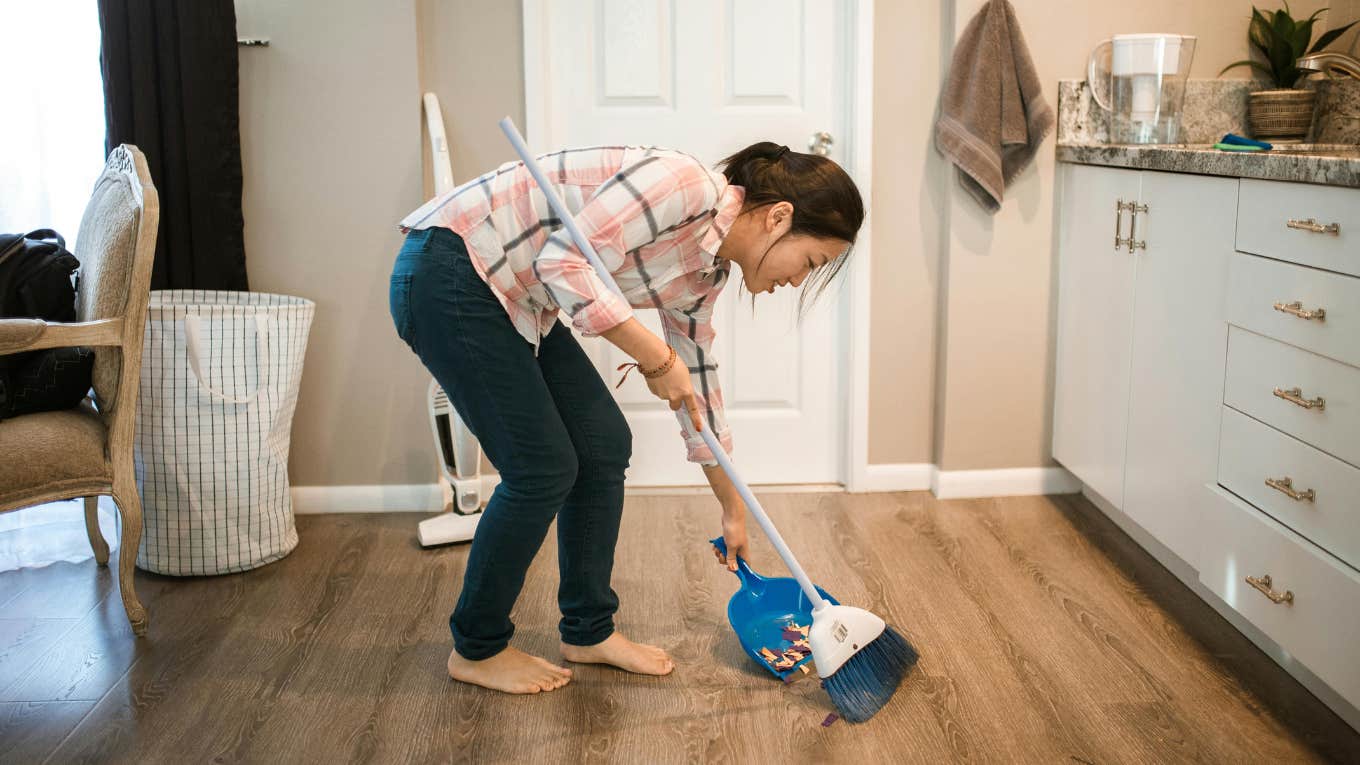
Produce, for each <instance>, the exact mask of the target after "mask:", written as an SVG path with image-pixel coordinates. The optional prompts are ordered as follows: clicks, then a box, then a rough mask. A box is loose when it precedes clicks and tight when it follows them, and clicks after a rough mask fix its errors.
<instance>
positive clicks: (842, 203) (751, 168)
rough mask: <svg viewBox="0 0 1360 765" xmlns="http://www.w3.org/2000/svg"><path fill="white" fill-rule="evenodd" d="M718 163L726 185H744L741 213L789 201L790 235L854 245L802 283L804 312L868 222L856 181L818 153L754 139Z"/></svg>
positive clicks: (801, 309)
mask: <svg viewBox="0 0 1360 765" xmlns="http://www.w3.org/2000/svg"><path fill="white" fill-rule="evenodd" d="M718 167H720V168H722V169H723V175H725V176H727V182H728V183H731V184H734V185H737V186H741V187H742V188H744V189H746V199H745V201H744V203H743V204H742V212H743V213H745V212H749V211H751V210H754V209H757V208H760V207H765V206H767V205H772V204H775V203H777V202H789V203H790V204H792V205H793V222H792V226H791V227H790V228H789V234H797V235H802V236H815V237H821V238H828V239H840V240H842V241H845V242H849V243H850V244H851V245H852V246H851V247H847V248H846V249H845V252H843V253H841V255H839V256H838V257H837V258H836V259H835V260H832V261H831V262H829V263H827V264H826V265H824V266H822V267H820V268H818V269H817V270H816V271H814V272H813V273H812V275H811V276H810V277H809V278H808V280H807V281H806V282H804V284H803V289H802V292H801V293H800V294H799V296H798V312H799V314H800V315H801V314H803V313H804V312H805V311H804V308H805V306H806V305H807V304H808V302H809V301H808V300H807V298H808V295H809V293H810V294H811V296H812V299H813V300H814V301H815V300H816V299H817V298H818V297H820V296H821V294H822V292H823V291H825V290H826V288H827V286H828V285H829V284H830V283H831V282H832V280H834V279H835V278H836V274H838V273H839V272H840V270H841V268H842V267H843V266H844V265H845V261H846V260H848V259H849V257H850V252H851V250H853V249H854V247H853V245H854V243H855V235H856V234H858V233H859V229H860V226H861V225H863V224H864V200H863V198H861V197H860V194H859V189H858V188H856V187H855V182H854V181H853V180H851V179H850V175H849V174H848V173H846V172H845V170H844V169H842V168H841V166H840V165H838V164H836V163H835V162H834V161H832V160H830V159H827V158H826V157H823V156H821V155H820V154H803V153H801V152H797V151H789V147H787V146H781V145H780V144H777V143H772V142H770V141H761V142H760V143H753V144H751V145H750V146H747V147H746V148H744V149H742V150H741V151H739V152H737V153H736V154H733V155H732V156H730V157H727V158H726V159H724V160H722V161H721V162H719V163H718Z"/></svg>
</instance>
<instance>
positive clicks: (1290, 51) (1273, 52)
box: [1269, 12, 1297, 88]
mask: <svg viewBox="0 0 1360 765" xmlns="http://www.w3.org/2000/svg"><path fill="white" fill-rule="evenodd" d="M1276 15H1277V16H1278V15H1279V14H1278V12H1277V14H1276ZM1291 23H1292V22H1291ZM1274 29H1275V31H1276V34H1275V37H1274V39H1272V40H1271V41H1270V55H1269V59H1270V68H1271V69H1272V70H1274V73H1275V84H1276V86H1278V87H1281V88H1288V87H1291V85H1292V81H1291V80H1288V79H1287V78H1288V77H1289V70H1290V69H1293V68H1294V62H1295V61H1296V60H1297V57H1296V56H1295V55H1294V46H1293V45H1292V44H1291V43H1290V42H1289V38H1288V36H1286V35H1283V34H1280V26H1279V24H1276V25H1275V27H1274Z"/></svg>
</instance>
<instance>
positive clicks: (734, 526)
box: [713, 513, 751, 571]
mask: <svg viewBox="0 0 1360 765" xmlns="http://www.w3.org/2000/svg"><path fill="white" fill-rule="evenodd" d="M722 526H723V542H725V543H726V544H727V554H726V555H723V554H722V553H721V552H719V551H718V548H717V547H714V548H713V555H714V557H716V558H717V559H718V562H719V563H721V564H722V565H724V566H727V570H728V571H736V570H737V558H741V559H742V560H747V561H749V560H750V558H751V549H750V545H749V543H748V542H747V539H746V517H745V516H744V515H736V514H732V513H724V514H723V524H722Z"/></svg>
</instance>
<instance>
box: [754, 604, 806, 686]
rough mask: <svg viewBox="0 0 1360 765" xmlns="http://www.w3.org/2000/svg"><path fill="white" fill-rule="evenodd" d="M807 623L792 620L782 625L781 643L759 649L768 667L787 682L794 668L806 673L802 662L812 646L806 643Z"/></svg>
mask: <svg viewBox="0 0 1360 765" xmlns="http://www.w3.org/2000/svg"><path fill="white" fill-rule="evenodd" d="M808 627H809V625H806V624H795V623H794V622H793V620H789V623H788V624H787V625H786V626H785V627H784V629H783V632H782V633H781V635H782V637H783V641H782V644H781V645H779V646H775V647H768V646H767V647H764V648H761V649H760V656H761V658H763V659H764V660H765V663H766V664H769V665H770V668H771V669H773V670H774V671H775V672H776V673H778V674H779V675H780V676H781V677H782V678H783V680H784V682H786V683H787V682H789V677H790V675H789V674H787V673H791V672H792V671H793V670H794V669H795V668H797V669H801V670H802V671H803V672H804V674H806V673H807V671H808V670H807V667H806V666H805V665H804V662H806V660H807V659H808V657H810V656H811V655H812V647H811V646H809V645H808V641H807V634H808Z"/></svg>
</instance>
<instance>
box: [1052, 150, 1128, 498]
mask: <svg viewBox="0 0 1360 765" xmlns="http://www.w3.org/2000/svg"><path fill="white" fill-rule="evenodd" d="M1059 167H1060V168H1061V181H1060V182H1061V184H1062V186H1061V188H1062V203H1061V204H1062V210H1061V219H1060V220H1061V226H1060V228H1059V232H1058V236H1059V238H1058V253H1059V254H1058V258H1059V265H1058V347H1057V358H1056V375H1055V380H1054V391H1055V393H1054V403H1053V408H1054V412H1053V458H1054V459H1056V460H1057V461H1059V462H1061V463H1062V464H1063V465H1064V466H1065V467H1066V468H1067V469H1068V470H1070V471H1071V472H1072V474H1073V475H1075V476H1077V477H1078V478H1080V479H1081V480H1082V482H1083V483H1085V484H1086V485H1087V486H1090V487H1091V488H1092V489H1093V490H1094V491H1096V492H1097V493H1098V494H1100V495H1101V496H1103V497H1105V498H1106V499H1107V500H1109V501H1110V502H1113V503H1114V504H1115V505H1116V506H1118V505H1120V504H1121V503H1122V501H1123V493H1124V441H1125V435H1126V423H1127V416H1128V393H1129V346H1130V338H1131V337H1132V333H1133V320H1132V317H1133V274H1134V258H1133V256H1131V255H1129V254H1127V252H1125V250H1127V247H1121V248H1120V250H1119V251H1116V250H1115V246H1114V245H1115V239H1116V237H1117V236H1122V235H1123V233H1122V232H1125V231H1127V230H1128V225H1129V221H1130V213H1128V212H1122V213H1120V214H1116V211H1115V203H1116V201H1118V202H1119V203H1121V204H1122V203H1124V202H1132V201H1136V200H1137V199H1138V187H1139V182H1140V178H1139V176H1140V173H1139V172H1138V171H1136V170H1123V169H1117V168H1110V167H1093V166H1090V165H1072V164H1063V165H1060V166H1059ZM1116 221H1118V223H1119V224H1120V225H1119V226H1118V228H1117V229H1116Z"/></svg>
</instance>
